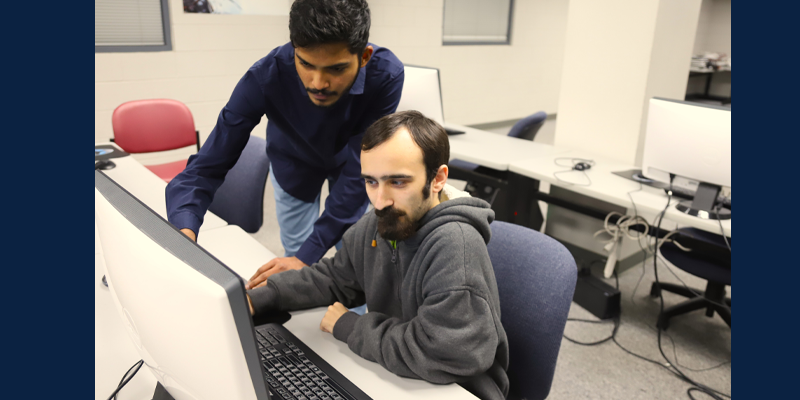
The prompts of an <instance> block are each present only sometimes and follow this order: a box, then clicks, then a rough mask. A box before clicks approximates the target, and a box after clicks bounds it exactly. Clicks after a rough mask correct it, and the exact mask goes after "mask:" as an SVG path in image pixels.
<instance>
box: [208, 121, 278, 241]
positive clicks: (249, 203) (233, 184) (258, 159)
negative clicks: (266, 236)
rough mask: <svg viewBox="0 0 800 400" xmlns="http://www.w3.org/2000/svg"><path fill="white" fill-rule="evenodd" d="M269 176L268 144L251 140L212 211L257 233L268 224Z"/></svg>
mask: <svg viewBox="0 0 800 400" xmlns="http://www.w3.org/2000/svg"><path fill="white" fill-rule="evenodd" d="M268 175H269V158H267V141H266V140H264V139H262V138H260V137H256V136H250V139H249V141H248V142H247V146H245V148H244V150H243V151H242V155H241V156H240V157H239V160H238V161H237V162H236V165H234V166H233V168H231V169H230V171H228V174H227V175H225V181H224V182H223V183H222V185H221V186H220V187H219V189H217V192H216V193H215V194H214V201H212V202H211V205H210V206H209V208H208V209H209V211H211V212H213V213H214V214H216V215H217V216H219V217H220V218H222V219H224V220H225V221H226V222H228V223H229V224H231V225H238V226H239V227H241V228H242V229H243V230H244V231H245V232H249V233H255V232H257V231H258V230H259V228H261V224H262V223H263V222H264V188H265V186H266V184H267V176H268Z"/></svg>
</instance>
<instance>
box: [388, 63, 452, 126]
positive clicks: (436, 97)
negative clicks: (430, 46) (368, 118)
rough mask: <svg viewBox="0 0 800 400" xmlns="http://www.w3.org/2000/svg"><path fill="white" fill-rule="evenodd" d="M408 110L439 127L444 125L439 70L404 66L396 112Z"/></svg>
mask: <svg viewBox="0 0 800 400" xmlns="http://www.w3.org/2000/svg"><path fill="white" fill-rule="evenodd" d="M408 110H417V111H419V112H421V113H422V114H423V115H425V116H426V117H428V118H430V119H432V120H434V121H436V122H438V123H439V125H444V111H443V110H442V90H441V85H440V83H439V69H437V68H429V67H417V66H412V65H406V66H405V78H404V80H403V94H402V95H401V96H400V104H398V105H397V111H408Z"/></svg>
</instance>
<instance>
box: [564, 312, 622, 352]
mask: <svg viewBox="0 0 800 400" xmlns="http://www.w3.org/2000/svg"><path fill="white" fill-rule="evenodd" d="M567 321H577V322H590V323H594V324H599V323H604V322H608V320H597V321H594V320H588V319H578V318H567ZM612 321H613V322H614V330H612V331H611V335H610V336H609V337H607V338H605V339H600V340H598V341H596V342H581V341H578V340H575V339H572V338H570V337H568V336H567V335H566V334H563V335H562V336H563V337H564V339H567V340H569V341H570V342H572V343H575V344H579V345H581V346H597V345H598V344H603V343H605V342H607V341H609V340H613V339H614V337H615V336H616V335H617V331H618V330H619V317H615V318H614V319H613V320H612Z"/></svg>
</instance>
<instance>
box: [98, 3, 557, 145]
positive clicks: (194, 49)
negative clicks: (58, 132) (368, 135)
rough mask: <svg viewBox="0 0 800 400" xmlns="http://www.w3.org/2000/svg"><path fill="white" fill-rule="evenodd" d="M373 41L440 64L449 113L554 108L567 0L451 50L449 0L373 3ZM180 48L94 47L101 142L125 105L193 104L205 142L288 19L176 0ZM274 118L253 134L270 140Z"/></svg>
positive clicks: (488, 117)
mask: <svg viewBox="0 0 800 400" xmlns="http://www.w3.org/2000/svg"><path fill="white" fill-rule="evenodd" d="M369 4H370V9H371V11H372V29H371V32H370V41H372V42H374V43H375V44H377V45H380V46H385V47H388V48H390V49H391V50H392V51H394V52H395V53H396V54H397V56H398V57H399V58H400V60H401V61H403V62H405V63H408V64H416V65H423V66H431V67H438V68H440V69H441V76H442V91H443V95H444V100H443V101H444V108H445V118H446V120H447V121H452V122H456V123H460V124H476V123H485V122H494V121H501V120H509V119H515V118H521V117H524V116H526V115H529V114H532V113H534V112H536V111H539V110H544V111H546V112H548V113H555V112H556V108H557V104H558V95H559V82H560V78H561V66H562V58H563V49H564V37H565V33H566V18H567V4H568V0H540V1H536V2H534V1H516V2H515V18H514V21H513V25H512V29H513V32H512V44H511V45H510V46H442V44H441V36H442V13H443V2H442V0H393V1H390V0H370V1H369ZM170 21H171V27H172V42H173V51H169V52H151V53H95V141H96V142H98V141H107V140H108V138H110V137H112V136H113V133H112V129H111V113H112V112H113V110H114V108H116V107H117V106H118V105H120V104H121V103H123V102H125V101H129V100H136V99H147V98H160V97H164V98H172V99H176V100H180V101H182V102H184V103H186V105H187V106H189V108H190V109H191V111H192V114H193V115H194V118H195V124H196V125H197V129H198V130H200V134H201V141H204V140H205V138H206V137H208V135H209V134H210V132H211V129H212V128H213V127H214V124H215V122H216V119H217V115H218V114H219V111H220V110H221V109H222V107H223V106H224V105H225V103H226V102H227V99H228V97H229V96H230V93H231V91H232V90H233V88H234V86H235V85H236V82H237V81H238V80H239V78H241V76H242V75H243V74H244V73H245V71H246V70H247V68H248V67H250V66H251V65H252V64H253V63H254V62H255V61H257V60H258V59H260V58H261V57H263V56H265V55H266V54H267V53H268V52H269V51H270V50H272V49H273V48H275V47H276V46H279V45H281V44H283V43H286V42H287V41H288V40H289V30H288V16H254V15H203V14H184V13H183V6H182V2H181V1H180V0H170ZM265 128H266V124H265V123H264V122H263V121H262V123H261V124H260V125H259V126H257V127H256V128H255V130H254V131H253V133H254V134H256V135H259V136H262V137H263V136H264V135H265V133H264V131H265Z"/></svg>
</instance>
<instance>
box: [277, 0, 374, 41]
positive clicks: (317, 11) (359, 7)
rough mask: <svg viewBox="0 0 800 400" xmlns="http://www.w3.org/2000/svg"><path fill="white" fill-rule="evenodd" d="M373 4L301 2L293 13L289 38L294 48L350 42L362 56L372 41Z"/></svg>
mask: <svg viewBox="0 0 800 400" xmlns="http://www.w3.org/2000/svg"><path fill="white" fill-rule="evenodd" d="M369 26H370V16H369V5H367V2H366V1H365V0H297V1H295V2H294V3H292V8H291V11H289V39H290V40H291V41H292V46H294V47H314V46H317V45H320V44H328V43H347V48H348V50H350V53H352V54H361V53H363V52H364V49H366V48H367V42H368V41H369Z"/></svg>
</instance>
